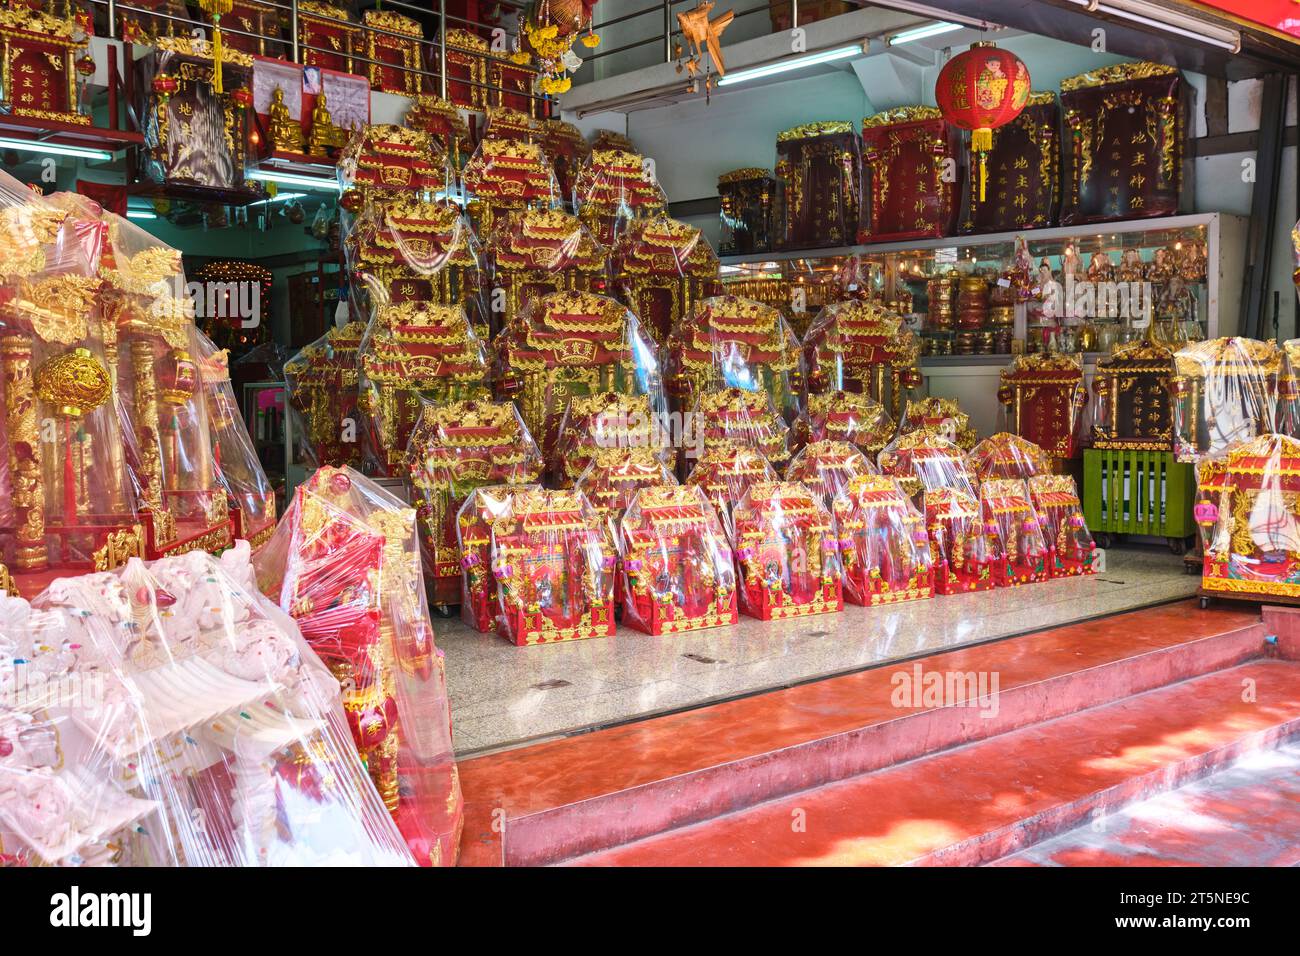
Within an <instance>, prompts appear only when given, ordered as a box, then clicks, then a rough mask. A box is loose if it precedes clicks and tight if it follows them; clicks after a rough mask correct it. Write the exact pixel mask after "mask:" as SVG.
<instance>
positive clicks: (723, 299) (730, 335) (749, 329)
mask: <svg viewBox="0 0 1300 956" xmlns="http://www.w3.org/2000/svg"><path fill="white" fill-rule="evenodd" d="M667 351H668V354H667V356H666V363H667V370H668V371H667V374H668V382H669V390H670V391H671V393H672V395H673V398H674V400H675V401H676V403H677V405H676V407H677V408H679V409H683V410H684V409H690V408H693V407H694V406H695V403H696V402H697V401H698V400H699V396H701V395H703V394H704V393H705V392H707V391H709V390H710V389H715V388H743V389H745V390H746V391H751V392H765V393H766V394H767V397H768V400H769V401H770V402H771V404H772V407H773V408H774V409H775V410H776V411H777V413H778V414H780V415H781V416H782V417H783V418H784V419H785V420H786V421H787V422H792V421H794V419H795V418H796V417H797V415H798V413H799V407H800V394H801V392H802V389H803V371H802V364H801V357H800V352H799V340H798V339H796V338H795V336H794V333H793V332H792V331H790V327H789V325H788V324H787V323H786V321H785V318H784V317H783V316H782V315H781V312H780V310H779V309H776V308H774V307H773V306H770V305H765V304H763V303H762V302H756V301H754V300H753V299H742V298H740V297H738V296H732V295H723V296H714V297H711V298H707V299H702V300H700V301H699V302H697V303H696V304H695V308H694V309H692V310H691V311H690V312H689V313H687V315H686V317H685V318H684V319H683V320H682V323H681V325H680V326H679V327H678V328H676V329H674V330H673V332H672V334H671V335H670V336H669V340H668V350H667Z"/></svg>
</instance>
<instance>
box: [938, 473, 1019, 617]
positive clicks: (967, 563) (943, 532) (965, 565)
mask: <svg viewBox="0 0 1300 956" xmlns="http://www.w3.org/2000/svg"><path fill="white" fill-rule="evenodd" d="M923 497H924V506H925V527H926V532H927V534H928V535H929V537H930V553H931V555H932V556H933V558H934V590H935V593H936V594H964V593H967V592H970V591H987V590H989V589H990V588H992V587H993V586H994V577H993V569H994V563H995V558H996V556H997V555H999V554H1000V553H1001V552H1000V551H999V550H998V549H997V547H996V546H995V545H994V544H992V543H991V542H992V540H993V538H992V536H991V535H990V534H989V533H988V528H987V526H986V525H985V522H984V518H983V516H982V513H981V510H980V501H979V498H977V497H976V496H975V494H974V492H973V490H971V489H970V487H969V485H967V486H966V487H965V488H958V487H951V488H933V489H930V490H928V491H926V492H925V494H924V496H923Z"/></svg>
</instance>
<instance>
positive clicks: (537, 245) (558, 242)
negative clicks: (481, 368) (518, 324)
mask: <svg viewBox="0 0 1300 956" xmlns="http://www.w3.org/2000/svg"><path fill="white" fill-rule="evenodd" d="M487 254H488V261H489V263H490V265H491V270H492V285H493V287H494V289H500V290H501V291H500V293H494V295H495V298H494V301H493V303H492V307H493V310H494V311H493V316H492V317H493V324H494V327H498V328H499V327H501V326H503V325H504V326H506V327H509V326H511V325H513V324H514V323H515V321H516V320H517V319H518V318H519V316H520V314H521V313H522V312H523V309H524V307H525V306H527V305H528V304H529V302H531V301H532V300H533V299H534V298H537V297H539V296H542V295H545V294H546V293H548V292H565V291H576V292H591V291H597V290H599V289H601V288H603V287H604V277H605V258H604V255H603V254H602V253H601V250H600V248H599V247H598V246H597V245H596V243H595V240H593V239H592V237H591V233H589V232H588V231H587V227H586V226H584V225H583V224H582V223H581V222H579V221H578V219H577V218H576V217H575V216H571V215H569V214H568V213H566V212H564V211H563V210H560V209H524V210H515V211H509V212H507V213H506V214H505V215H503V216H501V217H499V218H498V219H497V221H496V223H495V225H494V227H493V229H492V232H491V234H490V235H489V236H488V241H487Z"/></svg>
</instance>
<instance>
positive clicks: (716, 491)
mask: <svg viewBox="0 0 1300 956" xmlns="http://www.w3.org/2000/svg"><path fill="white" fill-rule="evenodd" d="M779 477H780V476H779V475H777V473H776V469H775V468H773V467H772V463H771V462H769V461H768V460H767V456H765V455H764V454H763V453H762V452H761V451H759V450H758V449H757V448H755V447H754V446H753V445H751V444H749V443H748V442H743V441H722V442H718V443H717V444H715V445H713V446H712V447H710V448H706V449H705V451H704V454H703V455H701V456H700V458H699V460H697V461H696V462H695V465H694V467H692V468H691V472H690V474H689V475H688V476H687V478H686V484H688V485H695V486H698V487H700V488H702V489H704V493H705V495H707V496H708V499H709V500H710V501H711V502H713V507H715V508H717V509H718V516H719V517H720V518H722V519H723V521H724V522H727V521H729V520H730V518H731V512H732V509H733V508H735V506H736V505H737V504H739V503H740V499H742V498H743V497H745V492H747V491H749V488H750V486H751V485H754V484H758V483H760V482H765V483H770V482H774V481H776V480H778V478H779Z"/></svg>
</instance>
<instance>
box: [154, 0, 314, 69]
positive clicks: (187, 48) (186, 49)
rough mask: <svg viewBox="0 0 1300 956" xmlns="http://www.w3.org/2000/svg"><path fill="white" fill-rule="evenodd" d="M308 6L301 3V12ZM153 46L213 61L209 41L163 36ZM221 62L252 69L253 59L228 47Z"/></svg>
mask: <svg viewBox="0 0 1300 956" xmlns="http://www.w3.org/2000/svg"><path fill="white" fill-rule="evenodd" d="M306 5H307V4H306V3H305V2H304V3H300V4H299V5H298V9H299V11H302V10H304V9H305V7H306ZM153 44H154V46H155V47H157V48H158V49H159V50H162V51H163V52H165V53H177V54H180V55H181V56H189V57H193V58H194V59H196V60H211V59H212V44H211V43H209V42H208V41H207V40H201V39H196V38H194V37H191V36H170V37H168V36H162V37H158V38H157V39H155V40H154V41H153ZM221 62H222V63H230V64H233V65H235V66H247V67H250V68H251V67H252V65H253V57H252V54H250V53H245V52H243V51H242V50H236V49H234V48H233V47H231V46H229V45H227V46H223V47H222V48H221Z"/></svg>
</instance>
